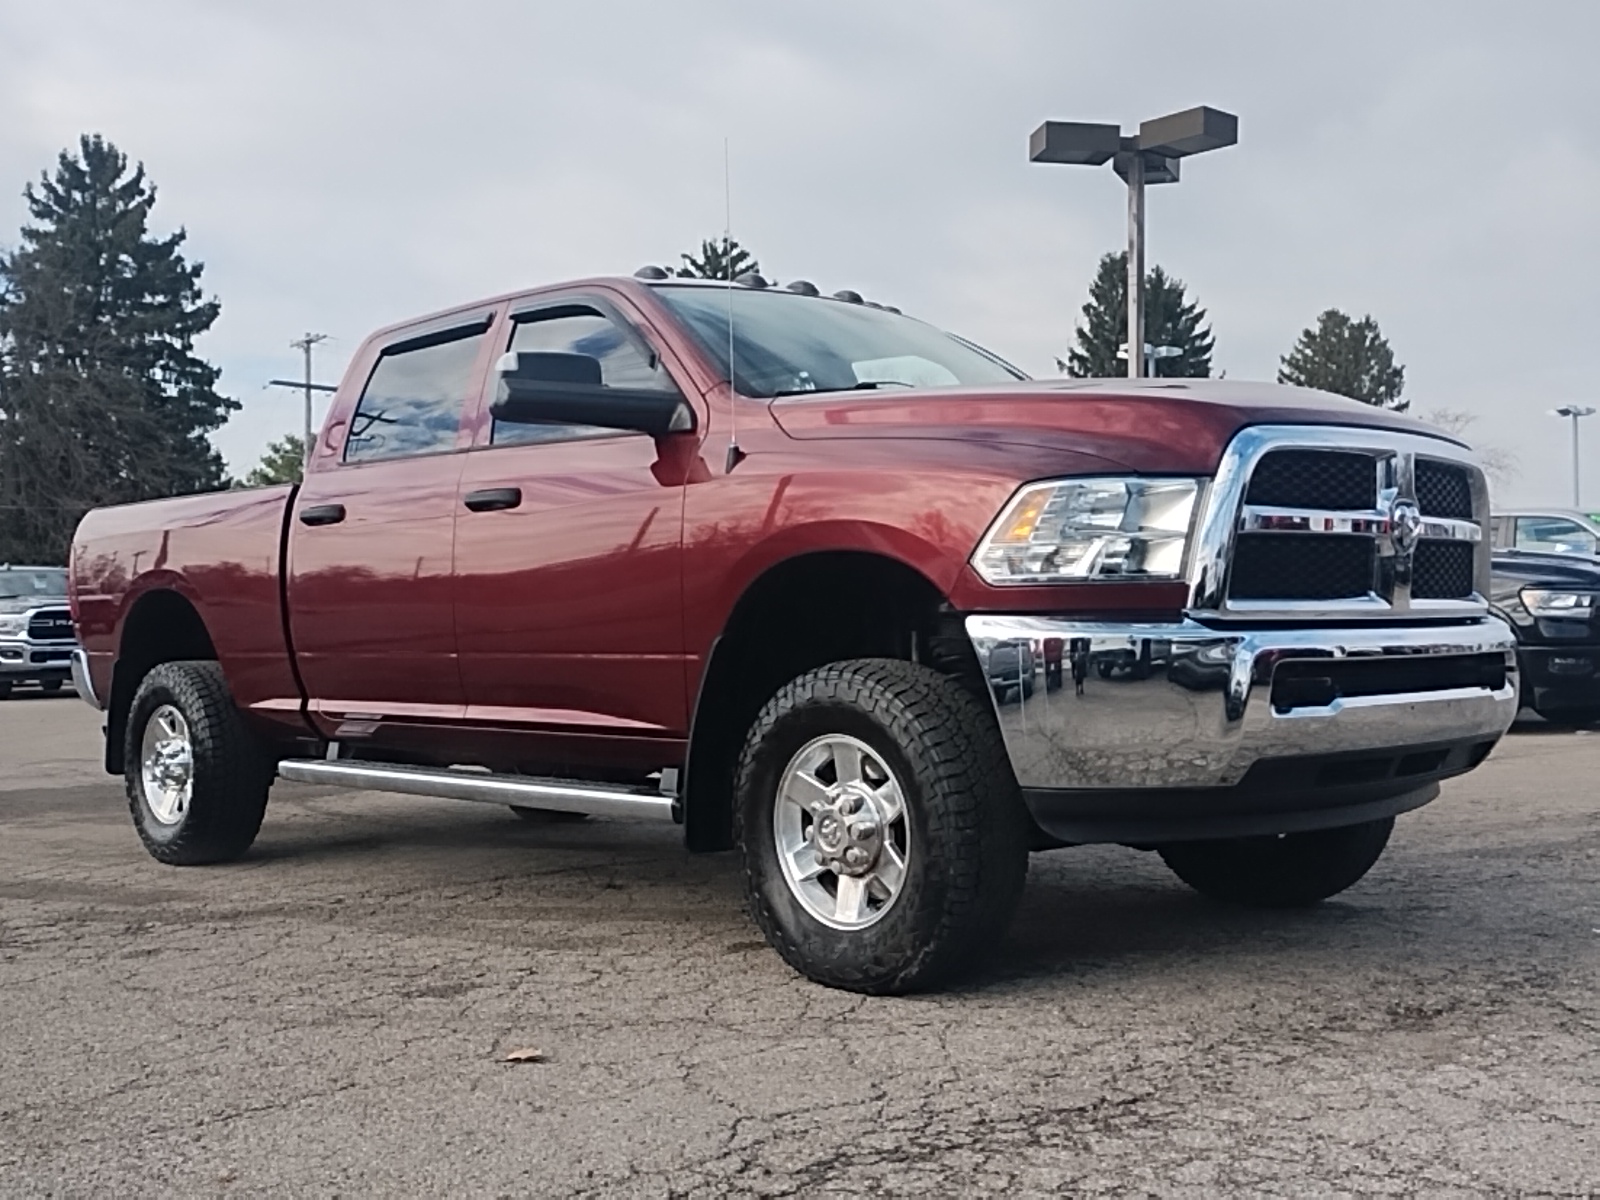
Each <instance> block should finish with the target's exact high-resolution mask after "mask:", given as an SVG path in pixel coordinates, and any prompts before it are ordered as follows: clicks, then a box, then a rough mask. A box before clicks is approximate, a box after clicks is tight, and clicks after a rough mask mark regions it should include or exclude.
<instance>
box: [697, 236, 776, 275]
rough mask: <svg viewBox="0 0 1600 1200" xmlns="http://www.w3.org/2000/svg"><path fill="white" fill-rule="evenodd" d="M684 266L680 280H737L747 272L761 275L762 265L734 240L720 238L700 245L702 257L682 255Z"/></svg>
mask: <svg viewBox="0 0 1600 1200" xmlns="http://www.w3.org/2000/svg"><path fill="white" fill-rule="evenodd" d="M679 257H681V258H682V259H683V266H681V267H679V268H678V278H680V279H737V278H738V277H739V276H740V275H743V274H744V273H745V272H747V271H751V272H754V273H755V274H757V275H759V274H760V273H761V264H760V263H758V262H757V261H756V260H755V259H754V258H752V257H751V256H750V252H749V251H748V250H746V249H745V248H744V247H743V246H741V245H739V243H738V242H736V241H734V240H733V239H732V238H728V237H720V238H717V239H716V240H715V241H710V242H704V241H703V242H701V243H700V257H699V258H695V257H694V256H693V255H691V254H684V255H680V256H679Z"/></svg>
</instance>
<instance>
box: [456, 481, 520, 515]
mask: <svg viewBox="0 0 1600 1200" xmlns="http://www.w3.org/2000/svg"><path fill="white" fill-rule="evenodd" d="M521 503H522V489H521V488H516V487H498V488H483V489H481V490H480V491H476V492H468V493H467V497H466V505H467V507H468V508H470V509H471V510H472V511H473V512H498V511H499V510H501V509H504V508H516V507H517V506H518V505H519V504H521Z"/></svg>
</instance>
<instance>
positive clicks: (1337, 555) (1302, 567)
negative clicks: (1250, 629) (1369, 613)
mask: <svg viewBox="0 0 1600 1200" xmlns="http://www.w3.org/2000/svg"><path fill="white" fill-rule="evenodd" d="M1369 462H1370V460H1369ZM1376 558H1377V544H1376V543H1375V542H1374V541H1373V540H1372V539H1371V538H1370V537H1365V536H1363V535H1360V534H1326V533H1241V534H1240V535H1239V538H1238V541H1237V542H1236V543H1235V546H1234V557H1233V575H1232V578H1231V582H1230V584H1229V588H1228V593H1229V595H1230V596H1232V598H1233V599H1235V600H1351V599H1355V598H1358V597H1361V596H1365V595H1366V594H1367V593H1368V592H1370V591H1371V590H1372V586H1373V569H1374V566H1375V562H1376Z"/></svg>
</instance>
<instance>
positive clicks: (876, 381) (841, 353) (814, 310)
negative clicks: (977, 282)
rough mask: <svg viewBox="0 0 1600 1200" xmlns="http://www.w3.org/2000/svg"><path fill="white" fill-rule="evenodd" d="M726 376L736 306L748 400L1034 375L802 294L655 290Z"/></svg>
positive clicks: (736, 338) (737, 368) (929, 332)
mask: <svg viewBox="0 0 1600 1200" xmlns="http://www.w3.org/2000/svg"><path fill="white" fill-rule="evenodd" d="M656 294H657V295H658V296H660V297H661V299H662V300H663V301H665V302H666V305H667V307H668V308H670V309H671V310H672V311H673V312H674V313H675V314H676V315H677V316H678V317H679V319H681V320H682V321H683V323H684V324H685V325H687V326H688V327H689V329H690V331H691V332H692V333H693V334H694V336H695V339H696V340H697V341H698V342H699V343H700V345H701V348H702V349H704V350H705V352H706V353H707V354H708V355H709V356H710V357H711V360H712V361H713V362H715V363H716V364H717V367H718V369H720V370H721V371H722V374H723V377H724V378H728V377H730V372H729V369H728V307H729V305H730V304H731V305H732V306H733V370H732V372H731V378H732V379H733V384H734V387H736V388H737V389H738V390H739V391H740V392H742V393H744V394H745V395H747V396H789V395H797V394H800V393H804V392H841V391H849V390H852V389H856V388H860V389H877V388H906V387H954V386H956V385H958V384H988V383H1015V382H1016V381H1017V380H1019V379H1026V378H1027V376H1026V375H1024V374H1023V373H1022V372H1021V371H1018V370H1017V369H1016V368H1015V367H1012V366H1010V365H1009V364H1007V363H1005V362H1002V361H1001V360H1000V359H998V358H996V357H995V356H994V355H992V354H990V353H989V352H988V351H986V350H981V349H979V348H978V347H977V346H974V345H972V344H971V343H970V342H966V341H963V340H962V339H960V338H956V337H952V336H951V335H950V334H948V333H942V332H940V331H939V330H937V329H935V328H934V327H933V326H932V325H927V324H924V323H923V322H921V321H917V320H913V319H912V318H911V317H904V316H901V315H900V314H899V313H892V312H889V311H887V310H886V309H881V308H870V307H868V306H867V305H865V304H852V303H848V302H846V301H843V300H825V299H822V298H820V297H816V296H803V295H800V294H799V293H797V292H781V291H779V292H773V291H758V290H756V289H754V288H744V287H735V288H709V287H689V286H684V285H681V284H680V285H666V286H661V287H657V288H656Z"/></svg>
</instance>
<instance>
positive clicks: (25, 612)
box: [0, 563, 75, 700]
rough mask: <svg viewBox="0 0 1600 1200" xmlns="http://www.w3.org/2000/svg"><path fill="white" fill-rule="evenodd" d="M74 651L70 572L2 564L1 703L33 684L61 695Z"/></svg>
mask: <svg viewBox="0 0 1600 1200" xmlns="http://www.w3.org/2000/svg"><path fill="white" fill-rule="evenodd" d="M74 648H75V643H74V642H73V640H72V612H71V610H70V609H69V608H68V607H67V573H66V572H65V571H63V570H62V569H61V568H60V567H18V566H11V565H9V564H6V563H0V700H4V699H5V698H6V697H7V696H9V695H11V689H12V688H14V687H17V686H19V685H22V684H29V683H36V684H38V685H39V687H40V688H42V689H43V690H44V691H46V692H59V691H60V690H61V687H62V685H63V684H64V683H66V682H67V678H68V673H69V672H70V670H71V667H72V651H73V650H74Z"/></svg>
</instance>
